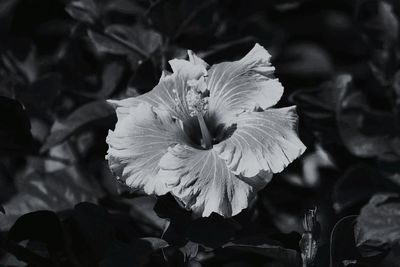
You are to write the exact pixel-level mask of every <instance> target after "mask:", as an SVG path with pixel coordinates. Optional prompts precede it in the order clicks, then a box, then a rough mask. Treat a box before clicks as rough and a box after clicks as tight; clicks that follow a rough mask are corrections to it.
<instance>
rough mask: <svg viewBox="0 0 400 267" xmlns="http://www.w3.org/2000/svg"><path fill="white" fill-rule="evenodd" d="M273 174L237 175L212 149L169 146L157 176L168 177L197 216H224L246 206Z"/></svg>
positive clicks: (235, 212) (176, 192)
mask: <svg viewBox="0 0 400 267" xmlns="http://www.w3.org/2000/svg"><path fill="white" fill-rule="evenodd" d="M271 176H272V175H271V174H270V173H263V174H262V175H261V174H260V175H257V176H256V177H252V178H243V177H240V176H236V175H234V174H233V173H232V172H231V171H230V170H229V169H228V167H227V166H226V163H225V162H224V161H223V160H222V159H221V158H220V157H219V156H218V155H217V153H216V152H215V151H214V150H212V149H210V150H200V149H196V148H193V147H189V146H185V145H176V146H174V147H171V148H169V149H168V153H167V154H165V155H164V156H163V157H162V158H161V160H160V172H159V173H158V177H159V178H158V179H160V180H165V179H169V180H170V182H169V183H168V184H167V187H169V189H170V191H171V193H172V194H173V195H174V196H176V197H177V198H179V199H180V200H181V201H182V202H183V203H184V204H185V206H186V207H187V208H190V209H191V210H193V212H194V213H195V214H196V215H201V216H204V217H206V216H209V215H210V214H211V213H212V212H216V213H218V214H220V215H222V216H224V217H230V216H234V215H236V214H238V213H239V212H240V211H241V210H242V209H244V208H247V207H248V205H249V202H250V201H251V200H252V198H253V197H254V196H255V194H256V192H257V191H258V190H260V189H261V188H263V187H264V186H265V185H266V184H267V183H268V182H269V181H270V179H271Z"/></svg>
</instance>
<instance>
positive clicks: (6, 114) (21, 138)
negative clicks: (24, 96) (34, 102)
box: [0, 96, 32, 156]
mask: <svg viewBox="0 0 400 267" xmlns="http://www.w3.org/2000/svg"><path fill="white" fill-rule="evenodd" d="M30 128H31V126H30V121H29V118H28V117H27V114H26V112H25V109H24V108H23V106H22V105H21V104H20V103H19V102H17V101H15V100H13V99H10V98H7V97H3V96H0V156H1V155H5V154H7V155H9V154H10V153H21V152H27V151H29V150H30V149H31V148H32V136H31V132H30Z"/></svg>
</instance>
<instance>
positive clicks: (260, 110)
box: [107, 44, 305, 217]
mask: <svg viewBox="0 0 400 267" xmlns="http://www.w3.org/2000/svg"><path fill="white" fill-rule="evenodd" d="M188 53H189V61H187V60H181V59H174V60H171V61H170V62H169V63H170V65H171V67H172V70H173V73H171V74H167V73H163V75H162V77H161V79H160V82H159V83H158V85H157V86H156V87H155V88H154V89H153V90H152V91H150V92H148V93H146V94H144V95H141V96H139V97H135V98H128V99H124V100H120V101H115V100H110V103H112V104H113V105H114V106H115V107H116V112H117V116H118V122H117V124H116V126H115V130H114V131H110V132H109V135H108V137H107V143H108V145H109V150H108V155H107V159H108V161H109V165H110V168H111V170H112V171H113V172H114V173H115V174H116V175H117V176H118V178H119V179H121V180H123V181H124V182H125V183H126V184H127V185H128V186H130V187H132V188H135V189H140V190H143V191H144V192H146V193H147V194H156V195H163V194H166V193H168V192H170V193H171V194H173V195H174V196H175V197H177V198H178V199H180V200H181V201H182V203H184V205H185V206H186V207H187V208H188V209H191V210H192V211H193V212H194V213H195V214H198V215H201V216H209V215H210V214H211V213H212V212H216V213H218V214H220V215H222V216H225V217H230V216H233V215H236V214H238V213H239V212H240V211H241V210H242V209H245V208H246V207H247V206H248V204H249V202H250V201H251V199H252V198H253V197H254V196H255V195H256V193H257V191H258V190H260V189H262V188H263V187H264V186H265V185H266V184H267V183H268V182H269V181H270V179H271V177H272V174H273V173H277V172H280V171H282V170H283V169H284V168H285V167H286V166H287V165H288V164H289V163H291V162H292V161H293V160H294V159H296V158H297V157H299V156H300V155H301V154H302V153H303V152H304V150H305V146H304V145H303V143H302V142H301V141H300V139H299V138H298V135H297V115H296V111H295V107H294V106H292V107H286V108H280V109H271V106H273V105H275V104H276V103H277V102H278V100H279V99H280V98H281V96H282V93H283V87H282V85H281V83H280V82H279V81H278V80H277V79H275V78H274V77H273V73H274V70H275V68H274V67H273V66H271V64H270V62H269V59H270V57H271V56H270V54H269V53H268V52H267V51H266V50H265V49H264V48H263V47H261V46H260V45H258V44H256V45H255V46H254V48H253V49H252V50H251V51H250V52H249V53H248V54H247V55H246V56H245V57H244V58H242V59H241V60H238V61H234V62H223V63H220V64H216V65H213V66H211V67H210V68H209V66H208V64H207V63H205V62H204V61H203V60H202V59H200V58H199V57H197V56H196V55H195V54H194V53H193V52H191V51H189V52H188Z"/></svg>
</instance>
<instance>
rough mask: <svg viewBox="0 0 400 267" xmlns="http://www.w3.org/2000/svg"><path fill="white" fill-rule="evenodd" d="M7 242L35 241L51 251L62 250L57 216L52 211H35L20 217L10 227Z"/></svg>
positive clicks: (60, 231)
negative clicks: (45, 245) (44, 244)
mask: <svg viewBox="0 0 400 267" xmlns="http://www.w3.org/2000/svg"><path fill="white" fill-rule="evenodd" d="M7 240H8V242H16V243H18V242H20V241H23V240H36V241H41V242H44V243H46V244H47V245H48V246H50V247H51V248H52V249H56V248H57V249H62V247H63V233H62V228H61V223H60V221H59V219H58V216H57V215H56V214H55V213H54V212H52V211H36V212H31V213H28V214H25V215H22V216H21V217H20V218H18V220H17V221H16V222H15V224H14V225H13V226H12V227H11V229H10V231H9V232H8V235H7Z"/></svg>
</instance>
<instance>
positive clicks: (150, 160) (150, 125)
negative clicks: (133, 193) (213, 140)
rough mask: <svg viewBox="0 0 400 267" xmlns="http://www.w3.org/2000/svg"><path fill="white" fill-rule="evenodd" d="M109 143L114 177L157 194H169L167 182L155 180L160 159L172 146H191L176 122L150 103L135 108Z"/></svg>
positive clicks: (119, 125)
mask: <svg viewBox="0 0 400 267" xmlns="http://www.w3.org/2000/svg"><path fill="white" fill-rule="evenodd" d="M106 141H107V143H108V145H109V149H108V154H107V156H106V158H107V159H108V161H109V165H110V168H111V170H112V171H113V172H114V173H115V175H117V176H118V178H119V179H121V180H123V181H124V182H125V183H126V184H127V185H128V186H130V187H132V188H134V189H140V190H144V191H145V192H146V193H147V194H158V195H161V194H165V193H166V192H167V191H166V188H165V186H164V181H159V180H156V179H155V178H156V174H157V173H158V170H159V167H158V163H159V161H160V159H161V157H162V156H163V155H164V154H165V153H166V152H167V149H168V147H169V146H171V145H174V144H177V143H182V144H190V141H189V140H188V139H187V137H186V135H185V134H184V133H183V131H182V130H181V128H180V127H179V126H178V125H177V122H176V120H174V119H173V118H172V117H171V116H170V115H169V114H168V113H166V112H162V111H159V110H156V109H155V108H153V107H151V106H150V105H149V104H147V103H140V104H139V105H137V106H136V107H132V108H131V109H130V110H129V113H127V114H126V115H125V117H124V118H123V119H122V120H118V122H117V124H116V126H115V130H114V131H110V132H109V134H108V136H107V140H106Z"/></svg>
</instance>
